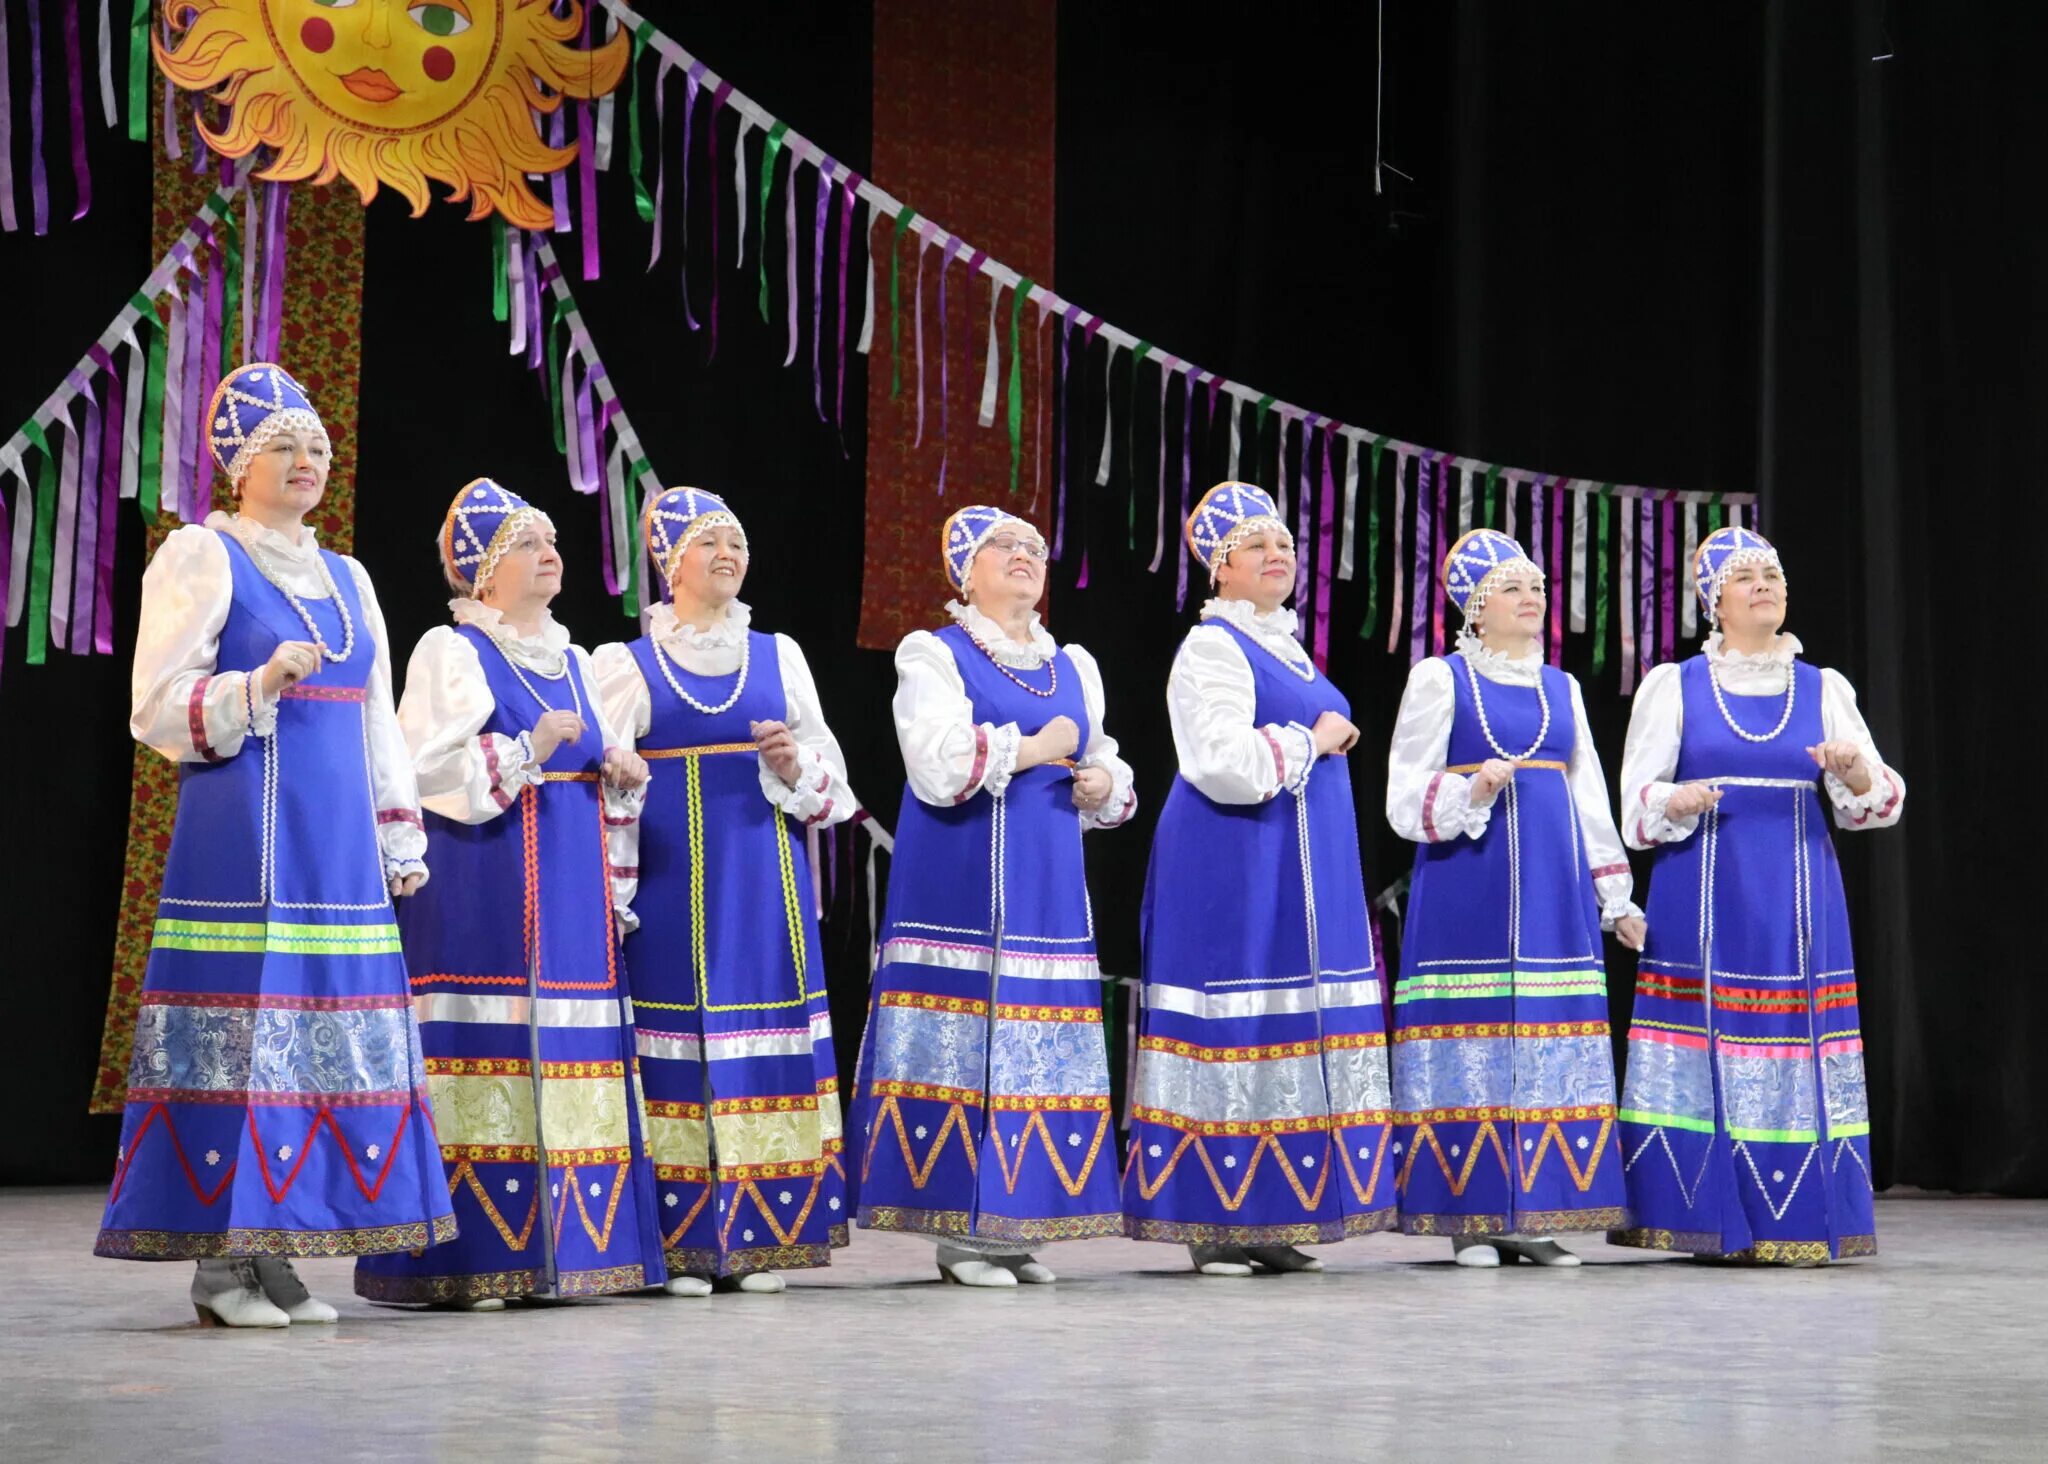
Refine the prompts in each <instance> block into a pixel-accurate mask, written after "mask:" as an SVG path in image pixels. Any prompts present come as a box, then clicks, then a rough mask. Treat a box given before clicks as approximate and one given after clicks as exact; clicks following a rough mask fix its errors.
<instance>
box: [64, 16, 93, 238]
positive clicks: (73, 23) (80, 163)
mask: <svg viewBox="0 0 2048 1464" xmlns="http://www.w3.org/2000/svg"><path fill="white" fill-rule="evenodd" d="M80 4H81V0H65V5H64V81H65V85H66V86H67V87H68V88H69V89H70V97H71V181H72V182H73V183H74V184H76V185H77V188H78V207H77V211H76V212H74V213H73V214H72V215H71V217H72V220H73V221H74V222H75V221H77V220H79V219H82V218H84V217H85V216H86V214H87V213H88V212H90V211H91V209H92V164H91V163H89V162H88V161H86V156H85V67H84V64H83V62H82V60H81V58H80V51H79V45H78V8H79V5H80Z"/></svg>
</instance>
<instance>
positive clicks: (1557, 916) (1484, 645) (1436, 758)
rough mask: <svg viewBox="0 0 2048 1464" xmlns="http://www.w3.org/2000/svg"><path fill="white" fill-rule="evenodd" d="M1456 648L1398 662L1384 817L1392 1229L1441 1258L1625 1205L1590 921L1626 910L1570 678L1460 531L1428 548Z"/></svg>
mask: <svg viewBox="0 0 2048 1464" xmlns="http://www.w3.org/2000/svg"><path fill="white" fill-rule="evenodd" d="M1443 582H1444V591H1445V593H1446V594H1447V595H1448V596H1449V597H1450V600H1451V602H1452V603H1453V604H1454V605H1456V606H1457V607H1458V610H1459V611H1460V612H1461V614H1462V615H1463V616H1464V621H1465V626H1464V629H1463V631H1462V632H1461V633H1460V634H1459V636H1458V648H1457V651H1456V652H1455V653H1454V654H1452V655H1449V656H1445V657H1441V658H1439V657H1431V658H1430V659H1428V660H1426V661H1422V662H1419V663H1418V664H1417V665H1416V667H1415V669H1414V671H1413V672H1412V673H1411V674H1410V676H1409V678H1408V689H1407V691H1406V693H1405V694H1404V695H1403V696H1402V698H1401V711H1400V715H1399V717H1398V718H1397V720H1396V722H1395V725H1394V738H1393V746H1392V749H1391V751H1390V752H1389V754H1388V759H1387V821H1388V822H1389V823H1391V824H1392V825H1393V826H1394V832H1395V833H1397V834H1400V835H1401V836H1402V837H1403V838H1406V839H1413V840H1414V841H1415V842H1416V843H1417V844H1418V845H1419V846H1420V847H1419V848H1417V849H1416V851H1415V873H1414V880H1413V885H1412V887H1411V892H1410V894H1409V897H1408V916H1407V920H1406V922H1405V924H1404V927H1403V932H1402V940H1401V979H1400V981H1399V982H1398V983H1397V984H1396V985H1395V988H1394V1102H1395V1108H1396V1111H1397V1114H1398V1118H1397V1121H1396V1122H1397V1126H1396V1128H1395V1131H1394V1152H1395V1155H1396V1157H1397V1159H1398V1162H1399V1165H1400V1168H1399V1175H1400V1185H1401V1228H1402V1229H1403V1230H1405V1231H1407V1232H1409V1233H1410V1234H1414V1235H1448V1236H1450V1237H1451V1245H1452V1248H1453V1252H1454V1254H1455V1256H1456V1259H1457V1261H1458V1264H1459V1265H1461V1266H1498V1265H1499V1264H1500V1263H1501V1259H1502V1257H1503V1256H1506V1257H1509V1258H1519V1259H1521V1260H1526V1261H1532V1262H1534V1263H1536V1264H1538V1265H1544V1266H1576V1265H1577V1264H1579V1258H1578V1257H1577V1256H1575V1255H1573V1254H1572V1253H1571V1252H1570V1251H1568V1250H1566V1249H1565V1248H1564V1247H1563V1246H1561V1245H1559V1244H1558V1243H1557V1242H1556V1241H1555V1240H1554V1239H1552V1238H1551V1237H1552V1236H1553V1234H1555V1233H1556V1232H1560V1231H1605V1230H1611V1229H1614V1228H1616V1227H1618V1226H1620V1225H1622V1224H1624V1223H1626V1212H1625V1210H1624V1208H1623V1207H1624V1202H1625V1196H1624V1192H1623V1189H1624V1187H1623V1183H1622V1174H1621V1160H1620V1156H1619V1153H1618V1150H1617V1138H1616V1135H1615V1104H1614V1051H1613V1047H1612V1042H1611V1038H1610V1036H1609V1032H1608V1022H1607V973H1606V964H1605V961H1604V959H1603V954H1602V950H1601V932H1602V931H1603V929H1605V930H1613V931H1614V932H1615V934H1616V936H1617V938H1618V939H1619V940H1620V941H1621V942H1622V943H1623V944H1624V945H1626V946H1628V947H1630V948H1631V949H1641V947H1642V942H1643V920H1642V911H1641V910H1639V909H1637V908H1636V906H1635V905H1634V904H1632V903H1631V902H1630V899H1629V895H1630V893H1631V891H1632V890H1633V888H1634V883H1633V880H1632V878H1631V876H1630V873H1629V867H1628V860H1627V858H1626V856H1624V855H1623V853H1622V848H1621V836H1620V835H1619V834H1618V833H1617V832H1615V828H1614V815H1613V812H1612V811H1611V809H1610V808H1609V805H1608V801H1607V780H1606V778H1605V776H1604V775H1603V774H1602V773H1601V771H1600V758H1599V755H1598V753H1597V752H1596V751H1595V750H1594V747H1593V735H1592V729H1591V728H1590V727H1589V726H1588V725H1587V721H1586V706H1585V702H1584V700H1583V698H1581V696H1580V694H1579V684H1578V682H1577V681H1576V680H1574V679H1573V678H1572V677H1571V676H1570V675H1569V674H1567V673H1566V672H1564V671H1560V670H1558V669H1557V668H1556V667H1553V666H1546V665H1544V663H1543V645H1542V639H1541V637H1542V633H1543V623H1544V606H1545V604H1546V600H1545V596H1544V586H1543V571H1542V570H1540V569H1538V568H1537V567H1536V566H1535V565H1534V564H1533V563H1531V562H1530V560H1529V556H1528V555H1527V554H1525V553H1524V552H1523V550H1522V546H1521V545H1520V544H1518V543H1516V542H1515V541H1514V540H1513V539H1511V538H1509V537H1508V536H1507V535H1506V534H1503V533H1499V532H1497V531H1496V530H1493V529H1474V530H1472V531H1471V532H1470V533H1468V534H1465V535H1464V536H1463V537H1461V538H1460V539H1459V540H1458V542H1457V543H1455V544H1453V545H1452V546H1451V550H1450V553H1449V554H1447V555H1446V556H1445V558H1444V568H1443Z"/></svg>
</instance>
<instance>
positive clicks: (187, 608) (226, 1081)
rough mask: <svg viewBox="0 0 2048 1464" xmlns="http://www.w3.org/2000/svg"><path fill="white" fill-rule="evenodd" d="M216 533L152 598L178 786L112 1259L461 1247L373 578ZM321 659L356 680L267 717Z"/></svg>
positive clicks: (122, 1158) (111, 1204)
mask: <svg viewBox="0 0 2048 1464" xmlns="http://www.w3.org/2000/svg"><path fill="white" fill-rule="evenodd" d="M208 525H209V526H208V527H204V528H201V527H198V526H192V527H187V528H182V529H179V530H178V531H177V532H176V533H175V534H173V535H172V536H171V537H170V539H169V540H167V541H166V543H165V544H164V546H163V548H162V549H161V550H160V551H159V552H158V555H157V557H156V560H155V561H154V562H152V564H151V565H150V569H149V573H148V575H147V577H146V578H145V580H144V589H143V617H142V630H141V633H140V636H139V639H138V645H137V652H136V688H137V703H136V711H135V720H134V724H133V725H134V730H135V733H136V735H137V736H138V737H139V738H142V739H143V740H145V741H147V742H148V743H149V744H150V745H151V746H153V747H156V748H157V749H158V750H159V751H162V752H164V753H165V755H166V756H171V757H175V758H178V759H179V760H180V761H181V762H182V764H183V767H182V773H183V777H182V780H181V786H180V789H179V794H178V814H177V823H176V826H175V828H174V830H173V833H172V836H171V848H170V855H169V858H168V860H167V862H166V864H165V869H164V885H163V896H162V899H161V901H160V903H159V905H158V907H157V921H156V931H155V936H154V938H153V941H152V947H151V951H150V957H149V967H148V975H147V977H146V979H145V983H144V986H143V994H142V1009H141V1014H140V1016H139V1018H138V1020H137V1025H136V1031H135V1049H134V1061H133V1064H132V1066H131V1068H130V1070H129V1077H128V1105H127V1111H126V1114H125V1116H124V1118H123V1120H122V1126H121V1150H120V1155H119V1163H118V1166H117V1168H116V1171H115V1175H114V1183H113V1190H112V1193H111V1195H110V1196H109V1198H108V1201H107V1209H106V1217H105V1219H104V1221H103V1222H102V1228H101V1230H100V1233H99V1239H98V1243H97V1244H96V1246H95V1247H94V1249H95V1250H96V1251H97V1253H98V1254H100V1255H104V1256H119V1257H123V1258H127V1259H133V1260H173V1259H188V1258H205V1257H218V1256H341V1255H363V1254H370V1253H374V1252H380V1251H396V1250H404V1249H406V1248H408V1247H418V1246H424V1245H428V1244H430V1243H431V1242H433V1241H437V1240H445V1239H448V1238H449V1237H451V1236H453V1235H454V1233H455V1222H454V1218H453V1216H452V1215H451V1214H450V1210H449V1204H448V1196H447V1192H446V1189H445V1188H444V1187H443V1185H442V1182H441V1176H440V1166H439V1164H438V1163H437V1156H436V1154H435V1150H434V1126H433V1120H432V1118H431V1117H430V1116H429V1114H428V1110H427V1090H426V1078H425V1074H424V1071H423V1068H422V1063H421V1057H420V1049H419V1042H418V1038H417V1034H416V1033H415V1031H414V1028H413V1019H412V1012H411V1004H410V1001H409V998H408V996H407V991H406V969H405V958H404V956H403V955H402V954H401V952H400V949H399V939H398V927H397V925H396V924H395V923H394V919H393V915H392V909H391V900H390V897H389V895H388V894H387V892H386V889H387V887H386V881H387V878H388V875H389V873H395V872H410V871H413V870H417V869H419V868H421V865H420V864H419V862H418V860H417V858H415V857H412V856H411V854H410V853H407V854H405V855H404V856H403V857H398V856H399V850H400V846H401V844H403V843H404V841H407V840H410V841H411V842H410V844H409V845H406V847H407V848H409V849H410V850H412V851H415V852H416V850H417V848H418V838H417V823H418V819H419V813H418V810H417V809H416V808H415V807H414V803H415V794H414V791H413V783H412V776H411V771H410V769H409V768H408V767H406V765H405V762H404V758H403V746H402V743H398V741H397V729H396V726H395V725H394V724H392V722H391V709H390V695H391V693H390V674H389V670H388V668H387V665H386V663H385V661H384V659H383V650H382V636H383V622H382V619H381V617H379V616H378V614H377V608H376V603H375V601H374V599H373V598H372V597H371V595H370V592H369V589H368V582H367V580H364V579H361V578H359V571H358V570H357V568H356V566H355V564H354V562H353V561H351V560H347V559H344V558H342V557H341V556H340V555H337V554H330V553H327V552H325V551H323V550H320V549H317V548H314V547H312V541H311V536H310V534H308V535H306V536H305V538H304V539H303V541H302V542H299V543H291V542H287V541H286V540H285V539H284V538H283V537H282V536H280V535H277V534H274V533H270V532H268V531H265V530H263V529H261V528H260V527H258V526H257V525H255V524H253V523H250V522H247V521H243V520H232V521H231V520H229V519H228V518H226V517H225V516H224V515H220V514H215V515H213V516H212V518H211V519H209V521H208ZM273 576H274V578H273ZM281 586H289V587H290V588H291V595H290V596H288V595H287V593H286V591H285V589H284V588H281ZM314 640H317V641H318V642H319V643H320V644H321V645H322V646H323V648H324V650H325V651H328V652H332V653H333V654H334V655H336V656H343V659H341V660H340V661H339V662H336V661H334V660H330V659H326V658H324V657H323V659H322V661H321V664H320V667H319V670H318V672H317V673H316V674H315V675H314V676H313V677H311V678H310V679H308V680H306V681H304V682H301V683H300V684H298V685H297V686H294V687H291V688H289V689H288V690H287V691H286V692H285V693H284V695H283V696H282V697H281V698H280V699H279V701H278V702H277V703H275V704H274V705H273V706H269V707H264V706H260V705H258V703H259V701H260V697H259V696H258V695H256V694H255V693H254V688H253V685H252V684H251V683H253V682H254V680H255V677H256V674H257V673H258V672H259V671H260V669H261V668H262V667H263V665H264V663H265V662H266V661H268V660H269V658H270V655H271V653H272V652H273V651H274V650H276V648H277V646H278V644H279V643H280V642H283V641H314ZM344 652H346V654H345V656H344ZM273 717H274V719H275V720H274V722H273V721H272V718H273ZM181 733H182V735H181ZM380 835H381V838H380ZM380 842H381V843H382V844H383V846H384V847H383V850H382V851H381V852H380Z"/></svg>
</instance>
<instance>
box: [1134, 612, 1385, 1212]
mask: <svg viewBox="0 0 2048 1464" xmlns="http://www.w3.org/2000/svg"><path fill="white" fill-rule="evenodd" d="M1209 627H1214V628H1216V629H1218V630H1221V631H1223V632H1225V633H1227V634H1228V635H1230V636H1231V637H1232V638H1233V639H1234V640H1235V641H1236V642H1237V643H1238V645H1239V647H1240V649H1241V650H1242V651H1243V653H1244V658H1245V660H1246V662H1247V663H1249V665H1250V668H1251V677H1252V681H1253V685H1254V689H1255V695H1256V703H1255V706H1254V710H1253V713H1252V725H1254V726H1256V727H1261V728H1263V727H1268V726H1278V727H1289V726H1295V727H1298V728H1301V729H1303V730H1304V731H1305V730H1306V729H1308V728H1309V727H1312V726H1313V725H1314V723H1315V720H1316V718H1317V717H1319V716H1320V715H1322V714H1323V713H1324V712H1326V711H1330V712H1336V713H1337V714H1339V715H1340V716H1344V717H1349V716H1350V714H1351V704H1350V702H1349V701H1348V700H1347V699H1346V698H1345V696H1344V694H1343V693H1342V692H1341V691H1339V690H1338V689H1337V688H1336V686H1335V685H1333V684H1332V683H1331V681H1330V680H1329V678H1328V677H1326V676H1324V675H1322V674H1321V673H1315V674H1313V675H1312V676H1311V677H1309V678H1308V679H1304V678H1303V677H1301V676H1300V675H1298V674H1297V673H1295V672H1294V671H1292V670H1290V669H1289V667H1288V666H1287V665H1283V664H1282V663H1281V661H1280V660H1279V659H1278V658H1277V657H1276V656H1275V655H1274V654H1273V653H1272V652H1270V651H1268V650H1266V649H1265V648H1264V647H1263V646H1261V645H1260V644H1259V642H1258V641H1257V640H1255V639H1254V638H1252V637H1251V636H1248V635H1247V634H1246V633H1245V632H1244V631H1243V630H1242V629H1241V628H1240V627H1239V626H1237V625H1235V624H1233V623H1231V622H1229V621H1227V620H1224V619H1221V618H1217V619H1212V620H1209V621H1208V622H1206V626H1205V627H1202V628H1200V629H1207V628H1209ZM1274 756H1275V758H1276V760H1278V758H1279V756H1280V754H1279V753H1278V751H1277V750H1276V751H1275V754H1274ZM1140 919H1141V934H1142V938H1143V947H1144V977H1145V987H1144V1010H1143V1012H1142V1015H1141V1017H1140V1025H1139V1039H1138V1056H1137V1069H1136V1073H1135V1075H1134V1078H1133V1093H1134V1097H1133V1103H1132V1109H1131V1140H1130V1155H1129V1159H1128V1162H1127V1165H1126V1168H1125V1171H1124V1180H1123V1199H1124V1211H1125V1215H1126V1217H1127V1218H1126V1222H1125V1230H1126V1233H1127V1234H1129V1235H1131V1236H1133V1237H1135V1238H1137V1239H1139V1240H1158V1241H1178V1242H1182V1243H1185V1244H1191V1245H1289V1244H1315V1243H1319V1242H1328V1241H1336V1240H1342V1239H1344V1238H1345V1237H1346V1236H1352V1235H1365V1234H1370V1233H1372V1232H1374V1231H1379V1230H1386V1229H1388V1228H1390V1227H1391V1226H1392V1225H1393V1224H1394V1203H1395V1201H1394V1183H1393V1169H1392V1163H1391V1156H1390V1154H1389V1153H1388V1136H1389V1132H1390V1128H1391V1125H1392V1121H1393V1113H1392V1108H1393V1103H1392V1098H1391V1095H1390V1093H1389V1090H1388V1081H1387V1052H1386V1028H1385V1022H1384V1019H1383V1018H1382V1015H1381V1006H1380V972H1379V965H1378V962H1377V960H1376V958H1375V956H1374V953H1373V944H1372V932H1371V925H1370V916H1369V913H1368V910H1367V906H1366V898H1365V876H1364V871H1363V869H1362V867H1361V863H1360V859H1359V852H1358V820H1357V814H1356V811H1355V809H1354V808H1353V806H1352V800H1351V772H1350V768H1349V766H1348V765H1347V763H1346V761H1345V759H1344V758H1342V757H1335V756H1332V757H1322V758H1317V759H1315V760H1314V762H1312V763H1311V764H1310V768H1309V771H1308V774H1307V779H1306V782H1305V783H1303V784H1302V785H1301V786H1299V787H1296V788H1291V789H1285V788H1283V789H1280V790H1276V792H1275V795H1274V796H1272V797H1271V798H1269V799H1268V800H1267V801H1266V802H1263V803H1248V804H1235V803H1219V802H1217V801H1215V800H1213V799H1211V798H1209V797H1207V796H1206V795H1204V794H1203V793H1202V792H1201V791H1200V790H1199V789H1197V788H1196V787H1195V786H1194V784H1193V783H1191V782H1190V781H1188V778H1187V777H1186V775H1185V773H1182V774H1179V775H1176V777H1175V779H1174V784H1173V790H1172V792H1171V793H1169V794H1168V795H1167V800H1166V806H1165V808H1164V809H1163V810H1162V811H1161V813H1160V816H1159V828H1158V831H1157V833H1156V834H1155V835H1154V836H1153V841H1152V858H1151V863H1150V865H1149V867H1148V869H1147V871H1146V876H1145V902H1144V908H1143V911H1142V914H1141V916H1140Z"/></svg>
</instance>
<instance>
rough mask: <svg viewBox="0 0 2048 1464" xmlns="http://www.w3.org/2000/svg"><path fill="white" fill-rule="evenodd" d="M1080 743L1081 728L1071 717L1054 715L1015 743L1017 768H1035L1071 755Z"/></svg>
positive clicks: (1019, 769)
mask: <svg viewBox="0 0 2048 1464" xmlns="http://www.w3.org/2000/svg"><path fill="white" fill-rule="evenodd" d="M1080 745H1081V729H1080V728H1079V727H1076V726H1075V725H1074V719H1073V718H1072V717H1054V718H1053V719H1052V720H1051V721H1050V722H1047V723H1046V724H1045V725H1044V726H1043V727H1041V728H1039V729H1038V730H1037V731H1036V732H1034V733H1032V734H1031V735H1030V736H1029V737H1026V738H1025V739H1024V740H1023V741H1021V742H1019V743H1018V744H1017V768H1016V771H1018V772H1020V773H1021V772H1023V771H1024V770H1025V769H1026V768H1035V767H1037V766H1038V765H1039V764H1041V763H1049V762H1057V761H1059V760H1060V759H1061V758H1063V757H1072V756H1073V755H1074V753H1075V751H1076V750H1077V749H1078V748H1079V747H1080Z"/></svg>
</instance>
